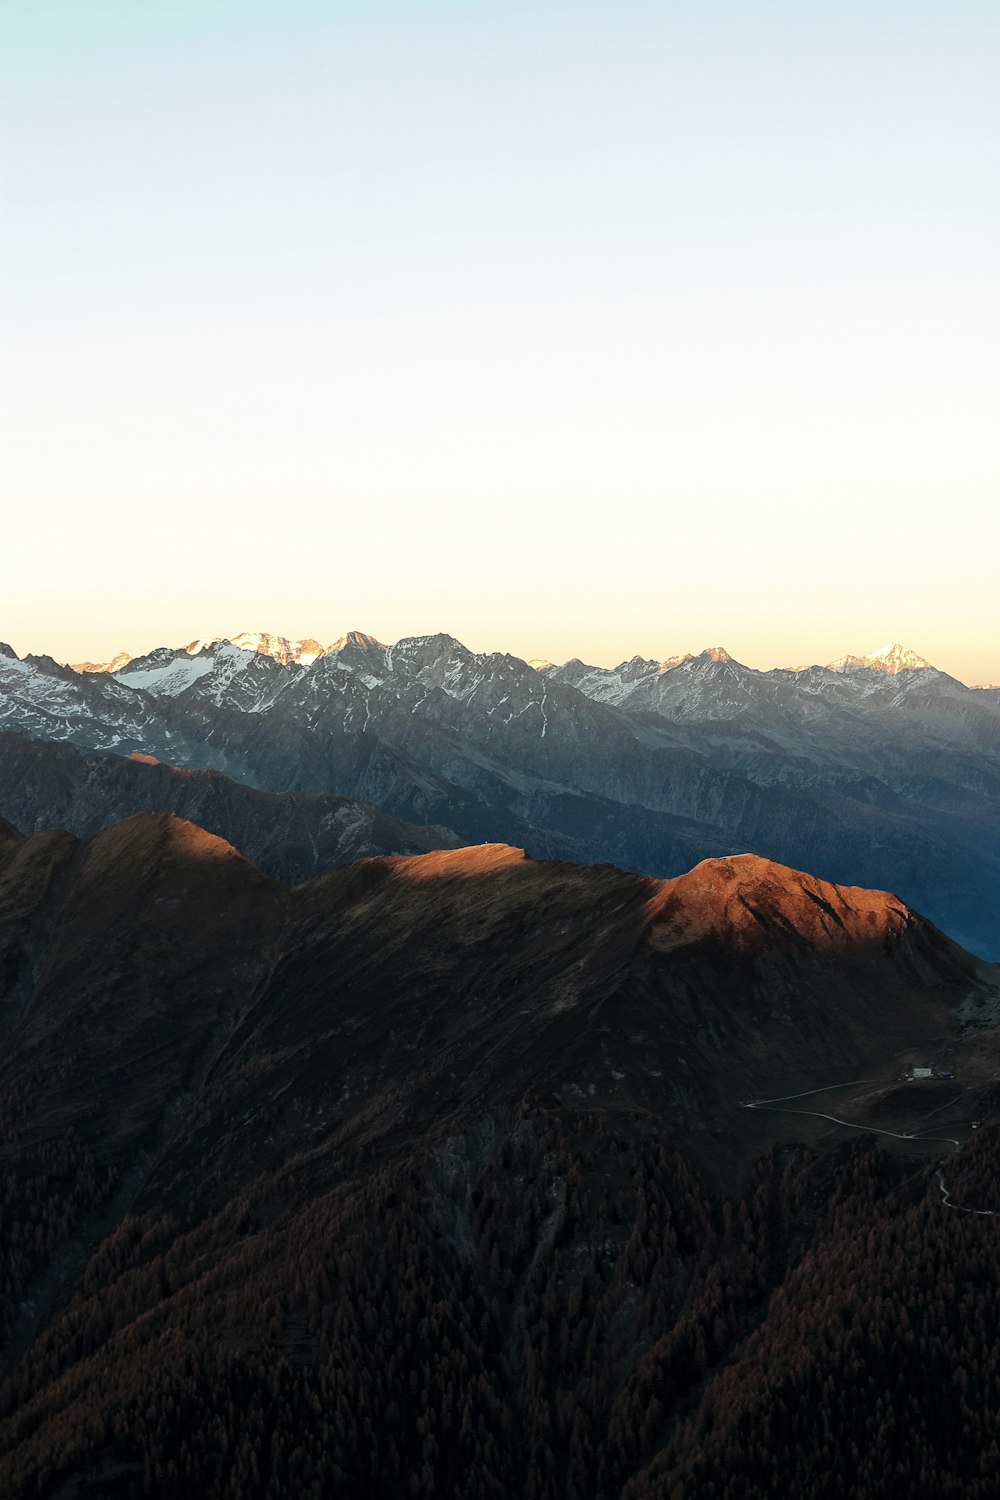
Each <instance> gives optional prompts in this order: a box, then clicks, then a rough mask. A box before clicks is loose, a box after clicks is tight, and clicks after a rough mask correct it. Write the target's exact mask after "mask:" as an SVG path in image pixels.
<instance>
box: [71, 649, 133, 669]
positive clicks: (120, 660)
mask: <svg viewBox="0 0 1000 1500" xmlns="http://www.w3.org/2000/svg"><path fill="white" fill-rule="evenodd" d="M131 660H132V657H131V656H130V655H129V653H128V652H127V651H119V653H118V655H117V656H113V657H112V658H111V660H110V661H76V662H73V663H71V665H72V668H73V671H74V672H120V671H121V669H122V667H127V666H128V664H129V662H130V661H131Z"/></svg>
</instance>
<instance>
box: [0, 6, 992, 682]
mask: <svg viewBox="0 0 1000 1500" xmlns="http://www.w3.org/2000/svg"><path fill="white" fill-rule="evenodd" d="M998 76H1000V8H998V7H997V6H996V4H995V3H993V0H990V3H985V0H983V3H969V0H949V3H934V4H930V3H922V0H906V3H893V0H881V3H879V0H875V3H873V0H866V3H864V4H860V3H855V0H843V3H841V4H837V5H805V6H804V5H802V4H801V3H797V4H791V3H789V4H781V3H768V0H760V3H756V4H752V5H751V4H747V3H745V0H741V3H734V0H728V3H723V0H699V3H697V4H695V3H683V0H678V3H673V0H655V3H645V0H642V3H640V0H616V3H615V4H614V5H611V4H608V3H604V4H597V3H593V0H575V3H573V4H568V3H561V0H548V3H547V0H534V3H532V4H530V5H529V4H524V3H521V0H502V3H499V0H464V3H461V4H458V3H444V0H408V3H405V4H403V3H389V0H365V3H350V4H349V3H338V0H322V3H312V0H281V3H277V0H242V3H228V0H226V3H223V0H199V3H198V4H194V3H189V0H171V3H170V4H169V5H168V4H163V3H159V0H144V3H143V4H142V5H136V4H135V3H134V0H115V3H108V0H88V3H87V4H86V5H82V4H80V3H79V0H47V3H46V4H45V5H44V6H43V5H26V4H23V3H11V0H7V3H4V4H2V5H0V96H2V103H0V222H2V225H3V227H2V230H0V418H2V445H0V486H2V490H0V639H6V640H8V641H10V643H11V644H12V645H13V646H14V648H15V649H16V650H17V651H19V652H20V653H21V654H25V653H26V652H29V651H36V652H38V651H45V652H48V653H50V654H51V655H53V656H55V657H56V658H57V659H59V660H80V659H87V658H89V659H97V660H99V659H103V658H106V657H108V656H110V655H112V654H113V653H115V652H117V651H118V650H121V649H127V650H129V651H131V652H133V653H137V652H140V651H143V650H147V649H149V648H151V647H152V646H153V645H157V644H164V643H167V644H180V643H182V642H184V641H187V640H190V639H191V638H193V637H194V636H198V635H214V634H220V635H230V634H235V633H236V632H238V631H243V630H258V629H259V630H270V631H275V632H280V633H284V634H287V635H290V636H293V637H294V636H302V635H309V636H314V637H317V638H318V639H320V640H321V641H322V642H323V643H324V644H327V643H329V642H330V641H332V640H334V639H335V638H336V637H338V636H340V635H341V634H343V633H344V632H345V631H347V630H349V629H362V630H366V631H370V632H371V633H373V634H375V635H377V636H379V638H380V639H382V640H395V639H397V638H398V637H400V636H403V635H414V634H423V633H427V632H430V631H436V630H445V631H448V632H449V633H451V634H453V635H456V636H458V637H459V638H460V639H461V640H463V641H464V642H465V643H466V644H467V645H469V646H471V647H473V648H474V649H486V650H494V649H498V650H509V651H512V652H514V653H516V654H518V655H522V656H526V657H532V656H545V657H549V658H551V659H554V660H563V659H564V658H566V657H568V656H573V655H575V656H581V657H583V658H585V659H587V660H590V661H593V662H597V663H601V664H613V663H614V662H617V661H619V660H621V659H623V658H625V657H628V656H631V655H632V654H634V653H636V652H638V653H641V654H643V655H647V656H656V657H664V656H667V655H671V654H673V653H675V652H680V651H684V650H699V649H701V648H702V647H704V646H708V645H723V646H725V647H726V648H727V649H728V650H729V651H731V652H732V654H733V655H735V656H737V657H738V658H739V659H741V660H743V661H745V662H748V663H749V664H750V665H754V666H760V667H768V666H772V665H787V664H799V663H801V662H807V661H827V660H829V659H831V658H833V657H835V656H839V655H842V654H843V653H845V652H848V651H855V652H863V651H868V650H871V649H873V648H875V647H877V646H880V645H882V644H883V643H884V642H886V641H888V640H902V641H903V642H904V643H905V644H907V645H909V646H911V647H912V648H914V649H915V650H917V651H919V652H920V653H921V654H922V655H924V656H926V657H928V658H929V659H930V660H932V661H933V662H934V663H935V664H936V665H938V666H940V667H942V668H945V669H946V670H949V671H951V672H953V673H954V674H955V675H957V676H959V677H961V678H963V680H965V681H970V682H972V681H993V682H1000V588H998V586H997V574H998V571H1000V570H998V559H1000V520H998V515H1000V503H998V502H1000V483H998V481H1000V421H998V414H1000V367H998V355H997V350H998V349H1000V278H998V275H997V266H998V265H1000V181H998V176H1000V174H998V158H1000V150H998V143H1000V91H998V90H997V88H996V79H997V77H998Z"/></svg>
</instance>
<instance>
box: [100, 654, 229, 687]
mask: <svg viewBox="0 0 1000 1500" xmlns="http://www.w3.org/2000/svg"><path fill="white" fill-rule="evenodd" d="M209 649H210V648H209ZM209 649H202V650H201V651H200V652H199V653H198V655H196V656H195V655H190V654H189V652H188V650H187V649H186V648H185V647H183V646H179V647H177V649H176V650H174V649H172V648H171V647H170V646H158V647H157V648H156V650H155V651H150V652H149V653H148V654H147V655H146V656H136V657H134V658H133V659H132V660H131V661H130V662H129V663H128V665H127V667H126V668H125V670H124V671H121V672H117V673H116V674H115V681H116V682H120V683H123V684H124V685H125V687H130V688H142V689H143V691H144V692H147V693H154V694H155V695H156V696H157V697H166V698H175V697H177V695H178V694H179V693H183V692H185V691H186V690H187V689H188V688H189V687H190V686H191V685H192V683H195V682H197V681H198V679H199V677H204V676H205V675H206V673H208V672H211V670H212V658H211V656H210V655H209Z"/></svg>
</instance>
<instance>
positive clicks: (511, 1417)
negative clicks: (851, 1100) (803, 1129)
mask: <svg viewBox="0 0 1000 1500" xmlns="http://www.w3.org/2000/svg"><path fill="white" fill-rule="evenodd" d="M0 978H2V991H0V994H2V998H0V1048H2V1052H0V1056H2V1061H0V1150H2V1160H3V1164H4V1172H5V1193H4V1198H3V1202H2V1206H0V1212H2V1216H3V1217H2V1230H3V1233H2V1235H0V1253H2V1261H0V1291H2V1304H0V1310H2V1315H3V1327H4V1343H5V1355H4V1359H5V1367H6V1371H7V1377H8V1378H7V1382H6V1384H5V1385H4V1387H3V1389H2V1391H0V1412H2V1413H3V1422H2V1428H0V1445H2V1447H0V1452H2V1456H0V1485H2V1488H3V1491H4V1493H5V1494H8V1495H10V1496H12V1497H19V1496H27V1495H29V1494H31V1495H37V1494H46V1495H47V1494H52V1495H55V1494H57V1493H59V1494H63V1493H66V1494H68V1493H70V1492H72V1493H73V1494H74V1495H76V1496H79V1497H81V1500H83V1497H88V1496H93V1497H96V1496H98V1495H100V1496H119V1495H121V1496H130V1495H132V1494H133V1493H144V1492H145V1493H150V1494H155V1495H164V1496H166V1495H181V1494H194V1493H197V1494H199V1495H204V1496H207V1497H213V1496H216V1495H218V1496H223V1495H232V1496H236V1495H240V1496H256V1495H265V1494H278V1495H283V1494H291V1493H302V1494H307V1495H316V1496H319V1495H322V1494H327V1493H330V1492H331V1490H333V1489H337V1490H339V1491H341V1492H343V1493H362V1492H363V1493H365V1494H371V1495H373V1496H379V1497H381V1496H385V1497H396V1496H400V1497H402V1496H403V1495H410V1494H414V1493H416V1494H425V1495H428V1496H430V1495H446V1496H449V1497H451V1496H455V1497H457V1496H458V1495H459V1494H461V1495H469V1494H473V1495H479V1494H483V1495H494V1494H495V1495H501V1494H515V1493H516V1494H525V1495H532V1496H535V1497H536V1500H547V1497H553V1500H555V1497H563V1496H565V1497H569V1496H573V1497H576V1500H583V1497H586V1496H594V1497H595V1500H596V1497H598V1496H600V1497H602V1500H603V1497H608V1496H611V1495H616V1496H617V1495H620V1494H623V1493H624V1492H625V1487H626V1486H627V1485H629V1484H632V1485H639V1486H640V1489H638V1490H637V1491H636V1493H637V1494H638V1493H641V1494H645V1493H647V1492H648V1493H653V1492H654V1491H653V1490H648V1489H643V1488H642V1486H644V1485H647V1484H655V1483H659V1481H658V1480H656V1479H655V1472H654V1471H655V1469H656V1465H658V1464H659V1465H661V1466H663V1465H666V1466H667V1468H669V1469H670V1471H671V1472H673V1471H674V1470H675V1469H677V1471H678V1472H680V1471H681V1470H682V1469H684V1466H685V1465H687V1464H689V1462H690V1461H692V1460H691V1459H690V1455H689V1453H688V1450H687V1448H684V1447H683V1446H682V1447H681V1448H678V1447H677V1446H676V1445H677V1442H678V1441H680V1439H679V1437H678V1434H679V1433H681V1428H680V1427H678V1426H677V1422H678V1420H679V1419H680V1417H682V1416H684V1417H685V1420H686V1418H687V1415H688V1414H689V1413H690V1411H691V1410H692V1405H691V1404H692V1402H700V1401H701V1400H702V1399H703V1398H704V1399H705V1400H708V1399H709V1396H710V1392H711V1386H712V1381H711V1370H712V1369H713V1368H714V1367H715V1366H716V1365H718V1364H720V1362H721V1364H722V1365H723V1366H724V1365H725V1364H726V1362H727V1361H728V1359H729V1358H730V1357H731V1355H732V1353H733V1351H734V1350H735V1349H736V1348H737V1346H738V1345H739V1343H740V1340H741V1339H743V1338H744V1337H745V1336H747V1335H748V1334H749V1333H750V1332H751V1331H752V1330H754V1329H757V1330H760V1336H761V1337H762V1338H764V1337H771V1334H770V1333H768V1331H767V1330H768V1323H767V1320H768V1317H769V1312H768V1308H769V1303H770V1297H771V1294H772V1292H773V1291H774V1289H775V1288H776V1286H777V1285H779V1284H780V1282H781V1281H782V1279H783V1278H784V1277H786V1275H790V1274H792V1272H793V1270H794V1267H795V1266H796V1265H798V1263H799V1262H800V1260H801V1259H802V1257H803V1255H805V1254H806V1253H807V1252H809V1247H810V1246H814V1247H817V1248H816V1253H820V1251H821V1250H822V1248H823V1246H826V1245H827V1244H828V1242H829V1241H830V1237H831V1236H834V1238H835V1237H836V1233H835V1228H834V1227H832V1226H833V1220H832V1219H831V1218H830V1217H829V1213H832V1212H833V1207H832V1205H833V1204H834V1202H835V1200H836V1196H837V1193H839V1194H840V1196H841V1199H842V1200H844V1199H845V1195H846V1198H847V1199H849V1200H850V1202H851V1203H852V1204H854V1203H855V1200H857V1203H859V1204H860V1203H862V1202H863V1201H865V1197H864V1195H865V1193H867V1191H868V1186H867V1185H870V1184H871V1183H873V1182H875V1181H878V1182H879V1183H880V1184H881V1188H880V1191H881V1192H882V1194H883V1196H885V1197H886V1198H887V1199H888V1198H889V1197H891V1195H892V1194H893V1193H903V1195H904V1196H903V1199H901V1200H900V1202H901V1203H903V1205H904V1207H905V1204H908V1203H911V1202H918V1201H920V1202H922V1201H923V1200H924V1199H927V1200H928V1201H929V1202H930V1203H931V1204H932V1205H934V1204H937V1202H938V1197H939V1195H938V1193H937V1187H936V1183H935V1182H934V1180H933V1178H932V1176H931V1169H930V1168H929V1167H925V1166H924V1163H923V1162H922V1160H921V1159H920V1158H919V1157H918V1158H917V1160H916V1162H914V1161H913V1160H912V1159H911V1160H910V1161H909V1163H908V1164H906V1165H905V1170H903V1169H902V1166H901V1164H899V1163H894V1161H893V1160H892V1159H887V1160H886V1161H884V1162H883V1161H882V1160H881V1158H879V1163H878V1164H876V1162H875V1158H874V1157H872V1156H871V1154H870V1153H869V1154H867V1155H866V1154H865V1153H864V1152H862V1153H861V1154H860V1155H859V1154H858V1152H857V1151H855V1150H854V1149H853V1148H850V1149H849V1150H848V1151H847V1155H844V1154H843V1149H841V1151H840V1155H839V1156H838V1155H837V1153H836V1152H835V1153H834V1156H833V1157H831V1156H830V1154H829V1151H821V1152H820V1153H819V1154H818V1155H817V1154H816V1153H815V1152H811V1151H807V1150H804V1148H801V1147H799V1146H797V1145H794V1144H789V1145H787V1146H786V1147H784V1148H782V1149H781V1150H780V1151H779V1153H778V1154H777V1155H776V1154H775V1153H774V1152H773V1151H772V1152H768V1151H767V1149H766V1148H767V1130H766V1124H762V1123H761V1122H763V1121H764V1117H763V1116H760V1115H756V1114H748V1113H747V1112H745V1111H742V1110H740V1109H739V1101H740V1099H741V1098H744V1097H746V1096H747V1095H749V1094H752V1093H754V1092H757V1093H760V1094H765V1095H766V1094H767V1093H768V1092H771V1093H787V1092H793V1091H794V1090H795V1089H796V1088H808V1087H810V1086H814V1087H815V1086H819V1085H823V1084H827V1083H829V1082H835V1081H841V1080H843V1081H846V1080H847V1079H851V1078H855V1077H857V1076H859V1071H860V1070H862V1069H867V1068H869V1067H871V1066H885V1064H886V1060H887V1059H889V1060H890V1066H891V1059H892V1058H893V1057H894V1056H895V1055H897V1054H898V1052H899V1050H900V1048H907V1047H911V1048H917V1049H921V1050H922V1051H924V1050H926V1051H929V1050H931V1049H934V1048H936V1047H938V1046H939V1045H941V1043H942V1039H944V1038H947V1037H948V1036H949V1035H950V1033H951V1032H952V1030H953V1027H954V1017H955V1012H956V1011H957V1010H958V1009H959V1008H960V1007H966V1008H968V1006H969V1005H970V1003H971V1004H972V1005H973V1006H974V1005H975V1004H976V1002H978V1004H979V1006H980V1007H981V1009H982V1010H983V1014H984V1016H986V1015H988V1014H991V1013H992V1008H993V1007H994V1004H995V1001H996V995H997V986H996V979H997V975H996V971H995V970H992V969H990V968H989V967H988V966H984V965H982V964H980V963H978V962H977V961H976V960H974V959H973V958H971V957H970V956H969V955H967V954H965V953H963V952H962V950H960V949H959V948H957V947H956V946H955V945H954V944H953V943H951V942H950V941H949V940H948V939H946V938H945V937H944V936H943V935H942V934H941V933H940V932H938V931H937V930H936V929H935V928H934V927H933V926H931V925H930V924H929V923H927V922H926V921H924V920H923V919H922V918H921V917H919V916H918V915H917V914H915V913H913V912H911V911H910V910H908V909H907V908H906V907H905V906H903V905H902V903H900V902H899V901H897V900H896V899H895V898H894V897H892V896H890V895H888V894H886V893H883V892H873V891H862V890H857V889H853V888H842V887H836V886H831V885H828V884H825V883H823V882H820V881H817V880H814V879H813V878H812V877H810V876H807V875H803V874H801V873H799V872H796V871H793V870H789V869H786V868H784V867H781V866H778V865H775V864H773V863H771V862H768V861H766V860H762V859H759V858H756V857H752V856H751V857H733V858H728V859H718V860H709V861H706V862H704V863H703V864H701V865H699V866H697V867H696V868H695V869H693V870H692V871H690V872H689V873H688V874H686V875H684V876H681V877H679V878H677V879H674V880H670V881H665V882H660V881H656V880H652V879H649V878H645V877H638V876H633V875H627V874H623V873H622V872H621V871H618V870H616V869H614V868H612V867H610V866H596V867H589V868H582V867H579V866H576V865H571V864H548V863H545V862H541V861H537V860H533V859H531V858H528V857H527V856H526V855H525V854H524V852H523V851H522V850H520V849H515V848H511V847H507V846H502V845H482V846H477V847H472V848H466V849H459V850H453V851H440V852H434V853H428V854H425V855H419V856H400V857H392V858H381V857H379V858H372V859H366V860H362V861H360V862H358V863H355V864H353V865H350V866H347V867H346V868H343V869H340V870H336V871H333V872H331V873H330V874H328V875H326V876H324V877H322V878H320V879H317V880H314V881H311V882H309V883H308V884H306V885H304V886H300V887H297V888H294V889H290V888H288V887H285V886H281V885H278V884H277V883H275V882H274V881H272V880H270V879H268V878H267V877H266V876H264V875H263V874H261V873H260V871H258V870H257V869H256V868H255V867H254V866H253V865H252V864H251V863H250V862H249V861H248V860H246V859H245V858H244V857H243V856H242V855H241V854H239V853H238V852H237V851H236V850H235V849H234V848H233V847H232V846H231V845H230V844H228V843H226V842H225V841H224V840H221V839H219V838H217V837H215V836H213V835H211V834H208V833H206V832H205V831H204V830H202V829H200V828H198V827H196V826H195V825H192V824H190V823H188V822H185V821H184V820H181V819H178V818H175V817H172V816H167V815H163V816H155V817H154V816H142V817H135V818H131V819H128V820H126V821H125V822H123V823H120V824H118V825H116V826H114V827H112V828H109V829H106V830H104V831H102V832H100V833H98V834H97V835H95V836H94V837H92V838H90V839H87V840H80V839H76V838H74V837H72V836H71V835H69V834H67V833H64V832H58V833H45V832H38V833H34V834H31V835H29V836H28V837H25V838H23V839H16V838H12V839H9V840H8V842H7V844H6V845H4V846H3V850H2V852H0ZM984 1035H985V1033H984ZM866 1076H867V1075H866ZM793 1140H794V1138H793ZM845 1149H846V1148H845ZM976 1149H977V1150H982V1149H985V1147H983V1146H982V1143H981V1142H980V1144H979V1146H978V1147H977V1148H976ZM762 1153H763V1155H762ZM836 1161H840V1166H839V1167H837V1168H836V1170H837V1171H838V1172H839V1173H840V1176H839V1177H838V1178H837V1179H836V1181H837V1183H838V1184H839V1186H838V1187H837V1188H836V1190H835V1189H834V1186H833V1182H834V1179H833V1177H831V1172H832V1171H833V1170H834V1163H835V1162H836ZM755 1163H756V1165H755ZM914 1168H916V1175H915V1173H914ZM748 1173H749V1176H748ZM907 1184H908V1185H907ZM859 1195H860V1196H859ZM904 1200H905V1201H904ZM828 1204H829V1205H831V1207H830V1209H829V1212H828V1208H827V1205H828ZM901 1211H902V1209H901ZM858 1212H860V1208H859V1209H858ZM937 1214H938V1218H939V1219H945V1220H946V1219H948V1218H949V1216H948V1215H947V1213H946V1212H944V1211H943V1210H942V1209H941V1208H940V1206H938V1208H937ZM951 1217H952V1218H956V1219H957V1215H952V1216H951ZM880 1232H881V1231H880ZM824 1253H825V1252H824ZM831 1288H832V1291H831ZM826 1294H827V1296H831V1295H833V1296H836V1295H837V1289H836V1286H835V1284H834V1280H831V1281H830V1282H829V1284H828V1286H827V1288H826ZM678 1403H680V1404H679V1405H678ZM707 1409H708V1408H707V1407H706V1410H707ZM684 1430H685V1431H686V1429H684ZM818 1431H819V1430H818V1429H817V1430H816V1432H815V1433H814V1432H813V1430H812V1429H810V1431H809V1434H808V1441H809V1443H812V1442H813V1441H814V1440H815V1441H816V1442H818V1441H819V1437H818V1435H817V1434H818ZM574 1434H575V1435H574ZM733 1441H734V1442H736V1439H735V1438H734V1439H733ZM737 1446H738V1444H737ZM699 1451H700V1452H701V1453H702V1459H704V1452H703V1451H702V1450H699ZM810 1451H811V1450H810ZM712 1462H714V1463H716V1469H715V1470H714V1471H713V1472H714V1473H718V1472H722V1471H721V1470H719V1468H718V1465H720V1464H721V1465H723V1469H724V1468H725V1464H726V1463H727V1462H728V1460H726V1459H725V1458H724V1456H719V1455H717V1456H716V1458H715V1459H713V1460H712ZM650 1466H652V1467H650ZM678 1466H680V1467H679V1468H678ZM647 1470H648V1474H647ZM685 1472H686V1470H685ZM650 1476H652V1477H650ZM67 1485H68V1486H69V1488H68V1489H67V1488H66V1486H67ZM746 1493H748V1494H751V1493H754V1492H752V1491H747V1492H746Z"/></svg>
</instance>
